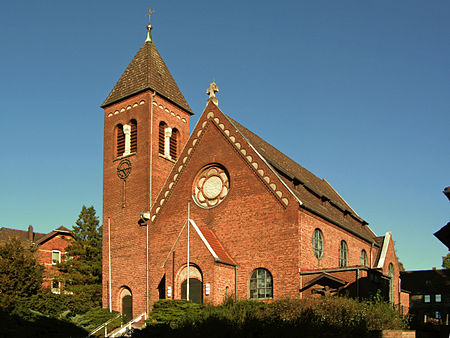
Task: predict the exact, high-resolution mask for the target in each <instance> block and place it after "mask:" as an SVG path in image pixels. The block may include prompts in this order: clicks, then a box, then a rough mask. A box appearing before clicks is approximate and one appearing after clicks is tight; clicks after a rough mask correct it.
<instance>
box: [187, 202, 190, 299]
mask: <svg viewBox="0 0 450 338" xmlns="http://www.w3.org/2000/svg"><path fill="white" fill-rule="evenodd" d="M190 212H191V201H188V225H187V226H188V228H187V234H188V238H187V284H186V299H187V300H189V228H190V225H189V222H190V218H191V217H190Z"/></svg>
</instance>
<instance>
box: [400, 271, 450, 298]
mask: <svg viewBox="0 0 450 338" xmlns="http://www.w3.org/2000/svg"><path fill="white" fill-rule="evenodd" d="M400 278H401V280H402V289H404V290H407V291H410V292H411V293H412V294H437V293H442V294H449V292H450V270H420V271H402V272H400Z"/></svg>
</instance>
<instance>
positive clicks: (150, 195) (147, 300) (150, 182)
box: [145, 91, 156, 313]
mask: <svg viewBox="0 0 450 338" xmlns="http://www.w3.org/2000/svg"><path fill="white" fill-rule="evenodd" d="M155 95H156V91H155V92H153V94H152V96H151V100H150V172H149V174H150V175H149V192H148V195H149V209H148V210H149V211H151V210H152V189H153V187H152V182H153V180H152V175H153V99H154V97H155ZM150 222H151V220H150V219H149V220H148V221H147V226H146V231H145V237H146V244H145V251H146V252H145V263H146V276H145V279H146V283H145V284H146V285H145V288H146V290H145V311H146V312H147V313H149V312H150V308H149V307H150V295H149V291H148V290H149V282H148V270H149V266H148V227H149V223H150Z"/></svg>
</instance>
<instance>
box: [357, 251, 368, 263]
mask: <svg viewBox="0 0 450 338" xmlns="http://www.w3.org/2000/svg"><path fill="white" fill-rule="evenodd" d="M359 264H360V265H362V266H367V253H366V250H364V249H363V250H362V251H361V257H360V259H359Z"/></svg>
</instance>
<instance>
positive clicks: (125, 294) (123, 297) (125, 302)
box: [119, 286, 133, 321]
mask: <svg viewBox="0 0 450 338" xmlns="http://www.w3.org/2000/svg"><path fill="white" fill-rule="evenodd" d="M119 301H120V309H121V312H122V314H123V315H124V316H125V320H126V321H129V320H131V319H133V295H132V293H131V290H130V289H129V288H128V287H126V286H124V287H122V289H121V291H120V294H119Z"/></svg>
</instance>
